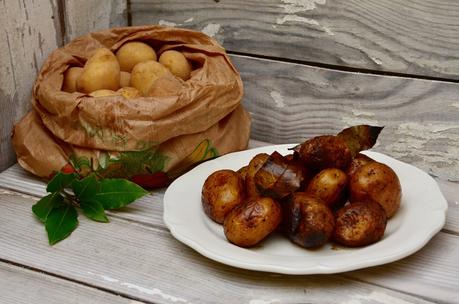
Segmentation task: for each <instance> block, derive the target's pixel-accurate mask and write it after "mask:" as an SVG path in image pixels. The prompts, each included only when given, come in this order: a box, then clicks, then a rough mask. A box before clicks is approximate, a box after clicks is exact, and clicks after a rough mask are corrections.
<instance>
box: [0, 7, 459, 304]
mask: <svg viewBox="0 0 459 304" xmlns="http://www.w3.org/2000/svg"><path fill="white" fill-rule="evenodd" d="M9 16H15V18H9ZM128 24H129V25H137V24H163V25H169V26H180V27H187V28H191V29H196V30H201V31H203V32H205V33H207V34H208V35H210V36H212V37H214V38H215V39H217V40H218V41H219V42H221V43H222V44H223V46H224V47H226V48H227V50H228V52H229V53H230V56H231V59H232V61H233V63H234V64H235V66H236V67H237V68H238V70H239V71H240V72H241V76H242V78H243V81H244V87H245V96H244V100H243V103H244V106H245V107H246V109H248V111H249V112H250V113H251V115H252V119H253V127H252V138H253V139H252V140H251V142H250V147H256V146H263V145H268V144H271V143H294V142H299V141H301V140H304V139H305V138H308V137H311V136H315V135H319V134H327V133H329V134H333V133H336V132H337V131H339V130H340V129H342V128H344V127H347V126H350V125H354V124H360V123H368V124H375V125H384V126H385V128H384V130H383V132H382V133H381V136H380V141H379V143H378V144H377V146H375V148H374V150H375V151H379V152H383V153H385V154H388V155H390V156H392V157H394V158H397V159H400V160H402V161H404V162H407V163H410V164H413V165H415V166H417V167H419V168H421V169H422V170H424V171H426V172H428V173H429V174H431V175H432V176H434V177H435V179H436V181H437V182H438V184H439V186H440V188H441V190H442V192H443V194H444V195H445V197H446V198H447V201H448V204H449V209H448V212H447V220H446V225H445V226H444V228H443V229H442V231H441V232H439V233H438V234H437V235H436V236H435V237H434V238H433V239H432V240H431V241H430V242H429V243H428V244H427V245H426V246H425V247H424V248H423V249H421V250H420V251H418V252H417V253H415V254H413V255H412V256H409V257H407V258H405V259H402V260H400V261H397V262H394V263H390V264H386V265H381V266H377V267H371V268H366V269H361V270H357V271H351V272H346V273H342V274H333V275H311V276H288V275H278V274H271V273H263V272H255V271H248V270H242V269H237V268H233V267H230V266H226V265H223V264H220V263H217V262H214V261H212V260H209V259H207V258H205V257H203V256H201V255H200V254H198V253H197V252H195V251H194V250H192V249H190V248H189V247H187V246H185V245H183V244H182V243H180V242H178V241H177V240H176V239H174V238H173V237H172V236H171V234H170V233H169V231H168V229H167V228H166V227H165V225H164V223H163V220H162V212H163V206H162V198H163V195H164V189H163V190H160V191H154V192H152V193H151V194H150V195H148V196H146V197H144V198H142V199H140V200H139V201H138V202H136V203H134V204H132V205H130V206H129V207H128V208H125V209H122V210H118V211H111V212H109V216H110V219H111V222H110V223H109V224H100V223H95V222H92V221H88V220H86V219H85V218H84V217H80V226H79V228H78V229H77V230H76V231H75V232H74V233H73V234H72V235H71V237H69V238H68V239H66V240H65V241H62V242H61V243H59V244H57V245H55V246H53V247H50V246H49V245H48V243H47V239H46V232H45V230H44V229H43V225H42V224H41V223H39V222H38V220H36V219H35V218H34V216H33V214H32V212H31V206H32V205H33V204H34V203H35V202H36V201H37V200H38V199H39V198H40V197H42V196H43V195H44V194H45V183H44V182H43V181H41V180H39V179H37V178H35V177H33V176H31V175H30V174H28V173H27V172H25V171H24V170H22V169H21V168H20V167H19V166H18V165H17V164H14V163H15V157H14V153H13V151H12V147H11V144H10V140H9V137H10V131H11V126H12V124H13V123H14V122H16V121H17V120H18V119H19V118H20V117H21V116H22V115H24V113H25V112H26V111H27V110H28V109H29V108H30V90H31V87H32V85H33V82H34V79H35V75H36V73H37V71H38V70H39V69H40V66H41V63H42V62H43V60H44V59H45V58H46V57H47V56H48V54H49V53H50V52H51V51H52V50H54V49H55V48H56V47H59V46H62V45H63V44H64V43H66V42H69V41H70V40H71V39H73V38H75V37H77V36H79V35H81V34H85V33H87V32H90V31H95V30H97V29H103V28H107V27H113V26H123V25H128ZM0 25H1V26H2V28H3V29H4V31H1V32H0V38H1V39H2V41H5V42H6V43H3V44H0V55H1V56H0V106H1V107H0V108H1V109H2V110H1V112H0V117H1V126H2V128H1V129H0V136H1V138H0V139H1V141H0V171H2V170H4V171H3V172H0V303H30V302H34V303H131V304H133V303H249V304H277V303H345V304H357V303H362V304H363V303H375V304H377V303H388V304H389V303H391V304H392V303H403V304H405V303H459V291H458V287H459V259H458V258H457V257H458V256H459V185H458V183H459V161H458V155H459V122H458V121H459V100H458V97H457V96H459V83H458V82H459V76H458V75H459V64H458V62H459V61H458V59H459V44H458V43H459V41H458V38H457V32H458V30H459V5H458V4H457V3H456V2H455V1H454V0H430V1H414V0H413V1H401V0H396V1H389V0H383V1H373V0H371V1H357V0H352V1H338V0H334V1H333V0H278V1H276V0H267V1H251V0H249V1H239V0H228V1H227V0H215V1H202V0H193V1H176V0H171V1H163V0H149V1H147V0H143V1H141V0H132V1H126V0H116V1H90V0H82V1H69V0H63V1H58V0H51V1H44V2H43V1H31V0H25V1H6V2H0Z"/></svg>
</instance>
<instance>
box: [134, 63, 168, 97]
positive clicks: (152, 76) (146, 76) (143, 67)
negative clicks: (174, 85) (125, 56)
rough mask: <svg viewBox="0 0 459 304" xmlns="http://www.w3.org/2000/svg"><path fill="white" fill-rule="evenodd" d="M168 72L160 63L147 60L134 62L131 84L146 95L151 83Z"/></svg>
mask: <svg viewBox="0 0 459 304" xmlns="http://www.w3.org/2000/svg"><path fill="white" fill-rule="evenodd" d="M166 73H170V72H169V70H168V69H166V68H165V67H164V66H163V65H162V64H161V63H159V62H156V61H153V60H149V61H144V62H140V63H138V64H136V65H135V66H134V68H133V69H132V73H131V85H132V86H133V87H134V88H136V89H137V90H139V91H140V93H142V95H143V96H148V92H149V91H150V88H151V86H152V85H153V83H154V82H155V81H156V80H157V79H158V78H160V77H161V76H164V75H165V74H166Z"/></svg>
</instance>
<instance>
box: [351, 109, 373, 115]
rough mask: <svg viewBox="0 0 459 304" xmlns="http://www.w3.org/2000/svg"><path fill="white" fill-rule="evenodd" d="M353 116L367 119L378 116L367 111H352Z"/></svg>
mask: <svg viewBox="0 0 459 304" xmlns="http://www.w3.org/2000/svg"><path fill="white" fill-rule="evenodd" d="M352 114H354V115H355V116H367V117H375V116H376V114H375V113H373V112H367V111H360V110H355V109H354V110H352Z"/></svg>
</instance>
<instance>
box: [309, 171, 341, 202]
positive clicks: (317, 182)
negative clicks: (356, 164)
mask: <svg viewBox="0 0 459 304" xmlns="http://www.w3.org/2000/svg"><path fill="white" fill-rule="evenodd" d="M347 182H348V177H347V175H346V173H344V171H342V170H340V169H337V168H327V169H324V170H322V171H320V172H319V173H317V174H316V176H314V178H313V179H312V180H311V182H309V184H308V187H307V188H306V191H305V192H306V193H308V194H310V195H312V196H315V197H317V198H320V199H321V200H322V201H323V202H324V203H325V204H326V205H327V206H328V207H329V208H332V209H334V208H336V207H338V206H339V205H342V204H344V202H345V199H346V195H345V190H346V186H347Z"/></svg>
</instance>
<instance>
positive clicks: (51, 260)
mask: <svg viewBox="0 0 459 304" xmlns="http://www.w3.org/2000/svg"><path fill="white" fill-rule="evenodd" d="M34 201H35V200H34V199H33V198H31V197H27V196H24V195H22V194H18V193H14V192H9V191H5V190H2V191H1V192H0V206H1V208H2V213H1V214H0V223H1V224H0V225H1V227H2V229H0V258H1V259H7V260H10V261H13V262H14V263H18V264H22V265H27V266H29V267H33V268H37V269H43V270H46V271H47V272H48V273H52V274H55V275H58V276H63V277H67V278H69V279H72V280H77V281H80V282H86V283H87V284H90V285H92V286H97V287H100V288H104V289H106V290H113V291H117V292H120V293H122V294H126V295H130V296H132V297H135V298H138V299H140V300H145V301H152V302H155V303H254V304H255V303H304V302H307V303H334V302H336V300H337V299H339V301H340V302H341V303H375V304H376V303H388V304H389V303H426V301H424V300H422V299H420V298H418V297H413V296H409V295H406V294H403V293H400V292H397V291H391V290H388V289H385V288H382V287H377V286H373V285H369V284H367V283H364V282H357V281H353V280H349V279H346V278H343V277H342V276H340V275H321V276H284V275H274V274H267V273H260V272H253V271H246V270H240V269H236V268H232V267H229V266H225V265H222V264H219V263H216V262H213V261H210V260H208V259H206V258H205V257H203V256H201V255H199V254H197V253H196V252H194V251H193V250H191V249H190V248H188V247H186V246H185V245H182V244H181V243H179V242H178V241H176V240H175V239H173V238H172V237H171V235H170V234H169V232H168V231H166V230H164V229H157V228H154V227H150V226H145V225H139V224H136V223H133V222H129V221H124V220H120V219H112V221H111V223H109V224H101V223H95V222H92V221H88V220H86V219H85V218H84V217H80V225H79V227H78V229H77V230H76V231H75V232H73V234H72V235H71V236H70V238H68V239H66V240H65V241H63V242H61V243H59V244H57V245H55V246H54V247H50V246H49V245H48V244H47V241H46V235H45V231H44V229H43V226H42V224H40V223H39V222H38V221H37V220H35V219H34V218H33V216H32V214H31V212H30V207H31V205H32V204H33V203H34ZM458 245H459V237H456V236H452V235H447V234H441V235H439V236H437V237H436V238H435V240H434V241H433V242H432V243H431V244H429V245H428V246H427V248H426V249H425V250H422V252H421V253H419V254H417V255H416V256H419V258H418V259H414V261H413V262H412V263H411V267H409V266H410V265H409V266H407V267H406V272H405V273H403V274H401V276H400V277H395V276H392V275H391V269H393V268H394V267H396V266H393V265H398V264H397V263H395V264H390V265H387V266H385V267H382V269H381V276H383V277H386V279H387V280H388V281H389V283H387V284H388V285H396V284H397V282H398V281H399V280H407V278H409V279H410V281H411V282H412V284H416V286H420V287H421V288H419V291H418V290H416V291H413V289H410V288H407V290H406V291H407V292H412V293H418V294H419V296H421V297H429V298H431V299H435V300H434V302H438V301H441V302H445V303H448V302H449V303H452V302H453V301H454V298H453V297H452V296H453V295H455V294H456V286H457V284H458V283H459V279H458V278H457V277H456V276H455V272H454V269H457V265H458V263H459V262H458V261H457V259H456V256H457V254H458V253H459V246H458ZM448 246H452V250H445V251H442V250H439V248H449V247H448ZM427 258H430V262H429V264H428V265H427V266H425V265H422V267H421V265H417V264H416V263H417V262H416V261H418V260H421V259H427ZM423 271H425V272H432V273H438V272H440V271H444V275H443V276H442V277H441V279H438V278H437V277H435V276H433V277H432V278H430V277H429V276H425V277H423V276H420V275H419V273H420V272H423ZM444 281H445V282H444ZM209 282H210V284H209ZM439 283H441V284H443V285H442V286H439V285H438V284H439ZM426 285H428V286H429V288H422V287H424V286H426ZM396 289H397V288H396ZM438 291H441V292H442V293H441V294H440V293H438V294H437V292H438Z"/></svg>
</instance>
